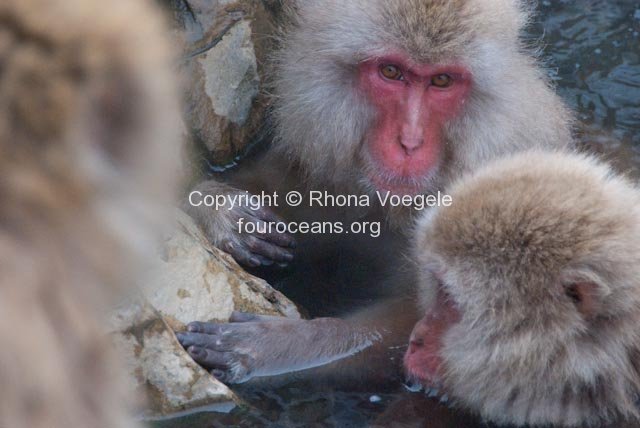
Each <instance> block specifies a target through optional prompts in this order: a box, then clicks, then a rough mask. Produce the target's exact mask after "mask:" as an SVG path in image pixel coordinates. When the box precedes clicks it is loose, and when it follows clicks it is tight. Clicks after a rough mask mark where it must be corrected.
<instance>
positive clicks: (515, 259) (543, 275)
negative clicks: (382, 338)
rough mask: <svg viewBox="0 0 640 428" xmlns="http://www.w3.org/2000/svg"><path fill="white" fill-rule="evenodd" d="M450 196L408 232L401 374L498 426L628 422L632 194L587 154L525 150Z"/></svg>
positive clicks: (639, 227)
mask: <svg viewBox="0 0 640 428" xmlns="http://www.w3.org/2000/svg"><path fill="white" fill-rule="evenodd" d="M450 194H451V196H452V198H453V204H452V205H451V206H450V207H443V208H438V209H437V210H433V211H431V212H430V213H428V214H426V215H425V216H424V217H423V218H421V219H420V221H419V225H418V227H417V229H416V238H417V245H416V247H415V251H416V259H417V260H418V261H419V268H420V271H421V278H422V279H421V281H420V282H421V284H422V285H423V289H422V291H421V292H420V294H421V296H422V299H421V300H422V307H423V313H424V317H423V318H422V320H420V321H419V322H418V323H417V324H416V325H415V327H414V329H413V333H412V334H411V339H410V344H409V348H408V350H407V351H406V354H405V358H404V364H405V368H406V371H407V373H408V375H409V377H410V378H411V379H412V380H413V381H414V383H418V384H422V385H424V386H425V387H427V388H437V389H439V391H440V392H441V393H443V394H447V395H448V396H449V397H450V398H453V400H454V402H455V403H457V404H459V405H461V406H463V407H466V408H467V409H471V410H473V411H476V412H478V413H479V414H480V415H481V416H482V417H483V418H485V419H488V420H491V421H494V422H497V423H510V424H515V425H525V424H526V425H535V426H538V425H544V426H547V424H550V425H553V426H567V427H582V426H604V425H605V424H606V423H612V422H616V423H618V424H619V423H625V422H630V421H634V422H636V423H637V422H638V417H639V416H640V407H639V405H640V402H639V401H638V400H639V398H640V396H639V392H640V334H639V330H638V325H640V193H639V192H638V189H637V188H636V186H635V185H633V184H631V183H630V182H629V181H627V180H626V179H625V178H623V177H621V176H617V175H615V174H614V173H613V172H612V170H611V168H610V167H609V166H607V165H605V164H603V163H600V162H598V161H596V160H595V159H594V158H592V157H588V156H584V155H576V154H560V153H552V152H547V153H545V152H540V151H532V152H528V153H527V152H524V153H520V154H517V155H514V156H512V157H507V158H505V159H502V160H498V161H497V162H493V163H489V164H488V165H487V166H486V167H483V168H481V169H480V170H478V171H477V172H476V173H473V174H471V175H469V176H467V177H466V178H464V179H461V180H460V181H459V182H457V183H456V184H455V185H454V186H453V187H452V188H451V189H450ZM616 426H618V425H616Z"/></svg>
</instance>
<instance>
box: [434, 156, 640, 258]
mask: <svg viewBox="0 0 640 428" xmlns="http://www.w3.org/2000/svg"><path fill="white" fill-rule="evenodd" d="M554 156H555V157H554ZM531 160H536V161H538V162H539V163H537V164H536V163H533V164H531V163H530V164H523V161H527V162H528V161H531ZM562 165H564V167H561V166H562ZM451 196H452V199H453V204H452V206H451V207H445V208H442V209H440V210H439V212H438V214H437V215H436V216H434V219H433V224H432V225H431V229H432V230H431V232H430V233H431V240H430V241H431V242H430V246H431V247H432V248H435V249H436V250H437V251H438V252H440V253H442V254H443V255H448V256H451V257H478V258H480V259H482V260H487V259H488V258H491V259H492V260H495V261H496V262H499V263H504V264H522V263H526V264H528V265H531V266H537V267H545V268H546V269H554V268H557V267H559V266H562V265H563V264H565V263H567V262H569V261H571V260H576V259H577V258H580V257H586V256H588V255H589V254H596V253H606V251H605V250H606V248H608V247H611V246H615V245H624V246H628V245H629V240H630V239H631V237H632V236H636V237H637V236H638V235H639V225H638V223H640V222H638V202H639V201H638V194H637V192H636V191H635V190H634V189H633V188H632V187H631V186H629V185H628V184H627V183H626V182H624V181H623V180H619V179H616V178H615V177H613V178H612V177H611V174H610V173H609V171H608V169H607V168H606V167H604V166H602V165H598V164H593V163H592V161H591V160H588V159H581V158H574V157H562V156H556V155H549V156H546V155H545V156H542V157H539V158H535V157H527V156H522V157H521V158H519V159H514V160H513V161H505V162H503V163H502V164H495V165H493V166H489V169H486V170H484V171H480V172H479V173H477V174H475V175H473V176H471V177H468V178H467V179H463V180H462V181H461V182H460V183H459V184H458V185H457V186H454V189H452V191H451ZM628 248H629V249H631V250H634V251H635V246H628ZM632 252H633V251H632ZM631 256H632V255H628V257H631ZM625 257H627V256H625Z"/></svg>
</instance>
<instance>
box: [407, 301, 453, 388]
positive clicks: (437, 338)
mask: <svg viewBox="0 0 640 428" xmlns="http://www.w3.org/2000/svg"><path fill="white" fill-rule="evenodd" d="M459 320H460V312H459V311H458V309H457V308H456V306H455V305H454V304H453V303H452V302H451V299H450V298H448V297H447V296H446V295H445V294H444V293H442V292H441V291H439V293H438V299H437V302H436V304H435V306H434V308H433V309H432V310H431V311H429V312H427V313H426V314H425V316H424V317H423V318H422V319H421V320H420V321H418V323H417V324H416V325H415V327H414V328H413V331H412V332H411V338H410V339H409V347H408V348H407V352H406V353H405V355H404V367H405V370H406V372H407V374H408V375H409V376H410V377H412V378H414V379H417V380H418V381H419V382H420V383H421V384H422V385H424V386H426V387H429V386H436V385H438V384H439V383H440V379H441V377H442V356H441V350H442V339H443V337H444V335H445V333H446V332H447V331H448V330H449V328H451V326H452V325H454V324H455V323H457V322H458V321H459Z"/></svg>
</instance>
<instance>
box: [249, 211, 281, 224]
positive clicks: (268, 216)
mask: <svg viewBox="0 0 640 428" xmlns="http://www.w3.org/2000/svg"><path fill="white" fill-rule="evenodd" d="M254 216H256V217H257V218H259V219H261V220H265V221H267V222H274V223H284V222H285V221H284V219H283V218H282V217H280V216H279V215H278V214H276V213H274V212H273V211H272V210H270V209H269V208H267V207H260V209H258V210H256V211H254Z"/></svg>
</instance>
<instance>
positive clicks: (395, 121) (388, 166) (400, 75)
mask: <svg viewBox="0 0 640 428" xmlns="http://www.w3.org/2000/svg"><path fill="white" fill-rule="evenodd" d="M359 79H360V88H361V90H362V91H363V92H364V93H365V94H366V95H367V96H368V98H369V100H370V103H371V105H372V106H373V109H374V110H375V112H374V113H375V114H374V117H375V119H374V124H373V126H372V127H371V129H370V132H369V134H368V138H367V146H366V151H367V155H368V156H367V157H368V160H369V162H371V164H372V166H373V167H374V170H375V171H376V174H375V175H373V174H372V175H371V176H370V177H369V179H370V181H371V184H372V185H373V186H374V187H375V188H376V189H379V190H390V191H392V192H394V193H408V194H413V193H417V192H419V191H420V190H421V183H423V182H424V181H426V180H428V179H429V178H430V177H432V176H434V175H435V174H436V172H437V170H438V166H439V164H440V162H441V160H442V156H443V152H444V150H443V149H444V141H443V139H444V138H443V135H444V132H443V128H444V126H445V124H446V123H447V122H448V121H450V120H451V119H453V118H455V117H456V116H458V115H459V112H460V109H461V107H462V106H463V104H464V103H465V100H466V99H467V96H468V93H469V90H470V85H471V74H470V72H469V71H468V70H467V69H465V68H464V67H462V66H459V65H431V64H413V63H412V62H411V61H409V60H408V59H407V57H405V56H403V55H387V56H383V57H377V58H375V59H372V60H369V61H365V62H363V63H361V64H360V67H359Z"/></svg>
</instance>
